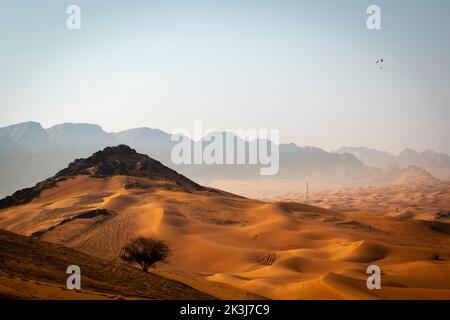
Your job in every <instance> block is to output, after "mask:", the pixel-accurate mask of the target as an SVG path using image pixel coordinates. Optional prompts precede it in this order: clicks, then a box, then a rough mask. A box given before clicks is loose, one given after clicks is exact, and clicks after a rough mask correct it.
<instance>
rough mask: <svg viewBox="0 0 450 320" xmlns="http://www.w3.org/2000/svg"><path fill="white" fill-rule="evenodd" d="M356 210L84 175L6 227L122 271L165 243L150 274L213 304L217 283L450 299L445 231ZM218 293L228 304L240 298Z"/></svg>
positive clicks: (266, 291) (282, 291) (318, 293)
mask: <svg viewBox="0 0 450 320" xmlns="http://www.w3.org/2000/svg"><path fill="white" fill-rule="evenodd" d="M443 192H444V193H445V191H443ZM339 197H341V196H340V195H339V196H337V197H336V198H335V199H332V200H330V201H335V200H338V198H339ZM361 201H362V202H363V201H364V199H362V200H361ZM336 203H337V205H338V206H339V202H336ZM315 204H317V205H320V206H322V205H324V203H315ZM361 208H362V209H361V210H357V211H355V212H349V211H343V212H340V211H338V210H330V209H325V208H319V207H317V206H310V205H305V204H299V203H294V202H272V203H269V202H263V201H258V200H251V199H247V198H243V197H240V196H236V195H233V194H229V193H226V192H222V191H217V190H213V189H204V190H188V191H186V190H185V189H183V188H180V187H179V186H177V185H176V184H171V182H170V181H169V182H168V181H164V180H158V179H148V178H142V177H128V176H123V175H122V176H112V177H105V178H94V177H90V176H86V175H83V176H76V177H73V178H70V179H67V180H65V181H62V182H59V183H58V185H57V186H56V187H53V188H50V189H47V190H44V191H43V192H42V194H41V195H40V196H39V197H38V198H36V199H34V200H33V201H31V202H30V203H27V204H23V205H19V206H14V207H10V208H7V209H4V210H1V211H0V228H4V229H6V230H9V231H12V232H15V233H19V234H21V235H26V236H31V235H33V236H34V237H36V238H38V239H40V240H42V241H49V242H54V243H57V244H61V245H63V246H67V247H71V248H74V249H77V250H80V251H82V252H85V253H88V254H90V255H93V256H97V257H101V258H103V259H108V260H113V261H116V262H117V261H118V257H119V255H120V251H121V248H122V247H123V245H124V244H125V243H127V242H128V241H129V240H130V239H132V238H133V237H136V236H150V237H153V238H157V239H163V240H166V241H168V242H169V245H170V247H171V249H172V256H171V258H170V260H169V264H167V265H159V266H158V268H157V269H156V271H155V272H156V273H158V274H160V275H163V276H165V277H167V278H172V279H174V280H178V281H181V282H184V283H187V284H188V285H189V286H192V287H193V288H196V286H197V288H198V289H199V290H200V291H203V292H210V294H211V293H212V291H211V290H212V289H211V288H214V287H215V286H216V285H217V286H219V288H220V285H219V284H218V283H221V284H223V285H224V286H225V287H223V288H230V287H229V286H232V287H235V288H236V290H245V291H248V292H249V293H250V294H251V293H254V294H257V295H260V296H263V297H267V298H271V299H449V298H450V236H449V235H450V230H449V228H448V226H449V225H448V224H447V223H445V222H440V221H437V220H433V221H422V220H415V219H405V217H404V216H402V217H401V219H400V218H399V217H395V216H393V217H391V216H386V215H384V216H382V215H372V214H369V212H365V210H364V209H365V208H364V207H361ZM93 210H97V211H93ZM369 211H370V210H369ZM86 213H88V214H86ZM73 263H76V262H73ZM80 263H81V262H80ZM371 264H376V265H379V266H380V267H381V269H382V289H381V290H368V289H367V287H366V279H367V277H368V275H367V274H366V273H365V272H366V268H367V267H368V266H369V265H371ZM218 290H219V291H221V290H220V289H218ZM222 291H223V292H222V296H221V298H228V299H231V298H233V293H232V292H233V291H229V290H227V289H223V290H222ZM236 292H240V293H239V294H238V293H236V295H237V296H238V295H240V297H241V298H242V297H244V295H245V294H243V293H242V291H236ZM212 295H213V296H215V297H217V296H218V294H215V295H214V294H212ZM219 295H220V294H219ZM244 298H245V297H244Z"/></svg>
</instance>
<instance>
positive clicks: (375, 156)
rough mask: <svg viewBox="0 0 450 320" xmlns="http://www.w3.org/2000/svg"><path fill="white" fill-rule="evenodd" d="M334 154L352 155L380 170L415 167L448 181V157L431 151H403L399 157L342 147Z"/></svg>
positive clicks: (449, 174) (449, 175)
mask: <svg viewBox="0 0 450 320" xmlns="http://www.w3.org/2000/svg"><path fill="white" fill-rule="evenodd" d="M336 152H337V153H338V154H347V153H349V154H352V155H354V156H355V157H356V158H358V159H359V160H360V161H361V162H362V163H364V164H365V165H367V166H373V167H378V168H382V169H388V168H389V167H390V166H393V165H396V166H399V167H400V168H406V167H408V166H417V167H420V168H423V169H425V170H427V171H428V172H429V173H431V174H432V175H433V176H435V177H437V178H439V179H442V180H450V156H449V155H447V154H445V153H437V152H435V151H433V150H425V151H423V152H420V153H419V152H417V151H415V150H412V149H405V150H403V151H402V152H401V153H400V154H399V155H393V154H392V153H389V152H386V151H378V150H375V149H369V148H365V147H343V148H341V149H339V150H338V151H336Z"/></svg>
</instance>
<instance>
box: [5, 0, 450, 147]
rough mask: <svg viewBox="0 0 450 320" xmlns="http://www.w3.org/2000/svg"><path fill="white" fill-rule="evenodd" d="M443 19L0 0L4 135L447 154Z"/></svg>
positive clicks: (250, 3)
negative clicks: (134, 134)
mask: <svg viewBox="0 0 450 320" xmlns="http://www.w3.org/2000/svg"><path fill="white" fill-rule="evenodd" d="M71 4H76V5H78V6H79V7H80V8H81V29H80V30H69V29H67V27H66V20H67V18H68V17H69V15H68V14H67V13H66V9H67V7H68V6H69V5H71ZM372 4H375V5H378V6H379V7H380V8H381V27H382V28H381V30H372V31H371V30H369V29H368V28H367V27H366V20H367V18H368V14H367V13H366V9H367V7H368V6H369V5H372ZM449 15H450V1H447V0H442V1H441V0H431V1H422V0H389V1H383V0H370V1H366V0H326V1H325V0H315V1H301V0H295V1H288V0H273V1H268V0H240V1H236V0H222V1H217V0H216V1H213V0H209V1H206V0H203V1H200V0H191V1H182V0H161V1H137V0H130V1H116V0H108V1H103V0H71V1H65V0H53V1H50V0H40V1H34V0H28V1H26V0H7V1H6V0H0V126H6V125H10V124H14V123H19V122H24V121H38V122H40V123H42V125H43V126H44V127H50V126H52V125H55V124H58V123H63V122H83V123H96V124H99V125H101V126H102V127H103V128H104V129H105V130H106V131H110V132H111V131H114V132H117V131H120V130H125V129H129V128H135V127H151V128H159V129H162V130H164V131H167V132H172V131H173V130H176V129H180V128H182V129H188V130H193V123H194V121H196V120H199V121H202V123H203V126H204V127H205V128H207V129H219V130H226V129H248V128H255V129H271V128H274V129H279V130H280V139H281V142H285V143H287V142H294V143H296V144H298V145H300V146H304V145H314V146H317V147H321V148H323V149H325V150H329V151H331V150H336V149H338V148H340V147H341V146H344V145H345V146H366V147H372V148H377V149H381V150H387V151H390V152H394V153H398V152H399V151H401V150H402V149H404V148H407V147H410V148H414V149H417V150H418V151H421V150H424V149H427V148H431V149H434V150H436V151H439V152H446V153H450V139H449V137H450V126H449V119H450V90H449V89H450V19H449ZM380 58H383V59H384V67H383V69H382V70H380V69H379V67H378V65H377V64H376V63H375V61H376V60H377V59H380Z"/></svg>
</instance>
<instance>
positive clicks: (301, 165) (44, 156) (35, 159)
mask: <svg viewBox="0 0 450 320" xmlns="http://www.w3.org/2000/svg"><path fill="white" fill-rule="evenodd" d="M221 134H223V135H229V134H230V133H221ZM234 138H235V139H240V138H239V137H237V136H235V137H234ZM176 143H177V142H174V141H171V134H169V133H166V132H164V131H161V130H159V129H151V128H135V129H130V130H125V131H122V132H119V133H108V132H105V131H104V130H103V129H102V128H101V127H100V126H99V125H96V124H73V123H64V124H58V125H56V126H53V127H51V128H48V129H44V128H43V127H42V126H41V124H39V123H37V122H24V123H19V124H15V125H10V126H7V127H3V128H0V181H1V182H0V196H6V195H9V194H11V193H13V192H14V191H16V190H18V189H22V188H25V187H29V186H31V185H34V184H35V183H37V182H38V181H41V180H43V179H45V178H46V177H49V176H53V175H54V174H55V173H56V172H57V171H58V170H59V169H60V168H63V167H66V166H67V164H69V163H70V162H72V161H73V160H74V159H77V158H84V157H88V156H89V155H91V154H92V153H94V152H96V151H98V150H102V149H104V148H105V147H108V146H116V145H119V144H125V145H128V146H130V147H132V148H134V149H136V150H137V151H138V152H140V153H144V154H148V155H149V156H150V157H152V158H154V159H157V160H158V161H160V162H161V163H163V164H164V165H166V166H168V167H170V168H172V169H174V170H176V171H177V172H180V173H181V174H183V175H185V176H187V177H189V178H190V179H193V180H194V181H197V182H200V183H202V184H209V183H210V182H213V181H217V180H224V179H226V180H240V181H250V180H261V179H264V180H269V181H270V180H273V179H277V180H297V181H302V182H303V181H306V180H308V181H313V182H314V183H315V184H316V185H324V186H326V185H332V186H336V187H340V186H354V185H371V184H372V185H373V184H382V183H389V182H391V181H392V179H394V178H397V177H398V173H396V175H395V177H393V176H392V171H389V170H386V169H387V168H388V167H389V165H391V164H395V165H398V166H399V167H401V168H404V167H407V166H408V165H416V166H419V167H421V168H424V169H426V170H428V171H430V172H431V173H432V174H433V175H435V176H436V177H438V178H441V179H448V180H450V161H449V156H448V155H443V154H436V153H433V152H432V151H426V152H424V153H420V154H418V153H416V152H415V151H412V150H409V151H404V152H403V153H402V154H401V155H400V156H398V157H395V156H393V155H390V154H388V153H383V152H379V151H376V150H370V149H364V148H342V149H340V150H339V151H338V152H326V151H324V150H322V149H319V148H316V147H299V146H297V145H295V144H281V145H280V148H279V150H280V170H279V172H278V174H277V175H276V176H271V177H261V176H260V171H259V169H260V165H249V164H246V165H205V164H201V165H175V164H174V163H173V162H172V161H171V150H172V148H173V146H174V145H175V144H176ZM195 143H201V142H195ZM252 143H257V141H251V142H248V141H246V142H245V145H246V146H247V149H248V147H249V145H250V144H252ZM365 150H369V151H370V152H366V151H365ZM396 159H401V160H402V161H401V162H398V161H394V160H396ZM408 161H409V162H408ZM231 191H232V190H231Z"/></svg>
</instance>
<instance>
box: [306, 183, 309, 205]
mask: <svg viewBox="0 0 450 320" xmlns="http://www.w3.org/2000/svg"><path fill="white" fill-rule="evenodd" d="M306 200H309V183H308V181H306Z"/></svg>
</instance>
